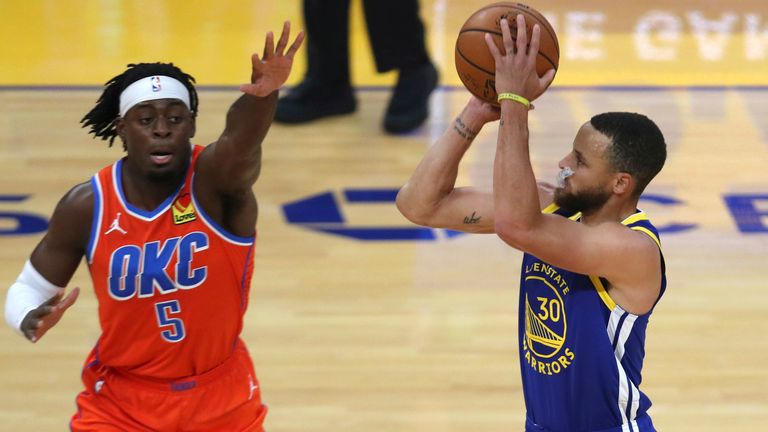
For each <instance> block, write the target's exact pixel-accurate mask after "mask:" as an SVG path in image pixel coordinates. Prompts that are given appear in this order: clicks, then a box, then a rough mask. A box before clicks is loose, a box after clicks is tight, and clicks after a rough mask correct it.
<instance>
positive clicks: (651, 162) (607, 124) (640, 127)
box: [590, 112, 667, 197]
mask: <svg viewBox="0 0 768 432" xmlns="http://www.w3.org/2000/svg"><path fill="white" fill-rule="evenodd" d="M590 123H591V124H592V127H594V128H595V129H596V130H597V131H598V132H600V133H602V134H603V135H605V136H607V137H608V138H610V139H611V142H612V145H611V148H610V149H607V150H606V153H607V156H608V161H609V163H610V164H611V165H612V166H613V168H614V169H615V170H616V171H618V172H626V173H629V174H630V175H632V176H633V177H634V178H635V189H634V190H633V191H632V194H633V196H636V197H639V196H640V194H641V193H643V190H645V187H646V186H648V183H650V181H651V180H652V179H653V178H654V177H655V176H656V174H658V173H659V171H661V168H662V167H663V166H664V161H665V160H666V159H667V144H666V143H665V142H664V135H663V134H662V133H661V130H660V129H659V127H658V126H656V123H654V122H653V120H651V119H649V118H648V117H646V116H644V115H642V114H637V113H630V112H607V113H603V114H598V115H596V116H594V117H592V119H590Z"/></svg>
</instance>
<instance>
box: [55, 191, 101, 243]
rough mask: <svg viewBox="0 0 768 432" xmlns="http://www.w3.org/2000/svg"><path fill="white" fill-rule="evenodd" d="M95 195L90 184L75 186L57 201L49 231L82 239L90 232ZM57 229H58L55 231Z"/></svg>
mask: <svg viewBox="0 0 768 432" xmlns="http://www.w3.org/2000/svg"><path fill="white" fill-rule="evenodd" d="M94 199H95V194H94V191H93V187H92V186H91V183H90V182H84V183H80V184H77V185H75V186H74V187H73V188H72V189H70V190H69V191H68V192H67V193H66V194H64V196H63V197H62V198H61V200H59V203H58V204H57V205H56V209H55V210H54V211H53V216H52V217H51V227H50V228H49V231H51V230H52V229H53V230H56V231H64V232H69V233H70V234H72V235H74V236H77V237H82V236H83V235H87V234H88V233H89V232H90V223H91V219H92V217H93V206H94ZM57 228H58V229H57Z"/></svg>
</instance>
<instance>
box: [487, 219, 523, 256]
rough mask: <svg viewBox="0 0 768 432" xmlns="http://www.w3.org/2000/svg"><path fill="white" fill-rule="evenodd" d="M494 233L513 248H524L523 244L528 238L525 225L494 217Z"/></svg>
mask: <svg viewBox="0 0 768 432" xmlns="http://www.w3.org/2000/svg"><path fill="white" fill-rule="evenodd" d="M494 230H495V231H496V235H497V236H499V238H500V239H502V240H503V241H504V243H507V244H508V245H510V246H512V247H514V248H515V249H519V250H525V245H526V244H527V242H528V239H529V238H530V235H529V230H528V229H526V227H523V226H520V225H517V224H513V223H510V222H509V221H505V220H503V219H502V220H499V219H496V220H495V222H494Z"/></svg>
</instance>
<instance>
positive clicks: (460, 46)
mask: <svg viewBox="0 0 768 432" xmlns="http://www.w3.org/2000/svg"><path fill="white" fill-rule="evenodd" d="M518 14H523V16H525V26H526V31H527V32H528V40H529V41H530V38H531V34H532V31H533V25H534V24H536V23H538V24H539V27H540V28H541V32H540V35H541V38H540V43H539V55H538V58H537V59H536V72H538V74H539V76H543V75H544V73H546V72H547V71H548V70H549V69H553V68H554V69H555V71H557V66H558V64H559V62H560V45H559V44H558V43H557V35H556V34H555V30H554V29H553V28H552V25H551V24H550V23H549V21H547V19H546V18H544V15H542V14H541V13H539V12H538V11H537V10H535V9H533V8H532V7H530V6H526V5H524V4H522V3H514V2H500V3H494V4H491V5H488V6H485V7H483V8H481V9H480V10H478V11H477V12H475V13H474V14H472V16H470V17H469V19H467V21H466V22H465V23H464V25H463V26H462V27H461V31H460V32H459V37H458V39H457V40H456V71H457V72H458V73H459V78H460V79H461V82H462V83H464V86H465V87H466V88H467V90H469V91H470V93H472V94H473V95H475V96H477V97H478V98H480V99H482V100H484V101H486V102H488V103H491V104H493V105H497V106H498V102H497V101H496V78H495V75H496V64H495V62H494V61H493V56H492V55H491V52H490V51H489V50H488V45H486V43H485V34H486V33H490V34H491V35H492V36H493V40H494V42H496V46H497V47H499V51H501V52H504V42H503V40H502V37H501V19H502V18H506V19H507V21H508V22H509V26H510V29H511V32H512V39H515V37H516V35H517V22H516V20H515V17H517V15H518Z"/></svg>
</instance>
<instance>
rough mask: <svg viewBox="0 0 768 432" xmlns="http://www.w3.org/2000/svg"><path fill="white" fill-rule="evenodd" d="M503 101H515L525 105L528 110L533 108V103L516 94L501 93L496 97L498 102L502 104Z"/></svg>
mask: <svg viewBox="0 0 768 432" xmlns="http://www.w3.org/2000/svg"><path fill="white" fill-rule="evenodd" d="M503 100H513V101H515V102H518V103H521V104H523V105H525V107H526V108H528V109H530V108H531V101H529V100H528V99H526V98H524V97H522V96H520V95H516V94H514V93H499V95H498V96H497V97H496V101H498V102H501V101H503Z"/></svg>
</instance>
